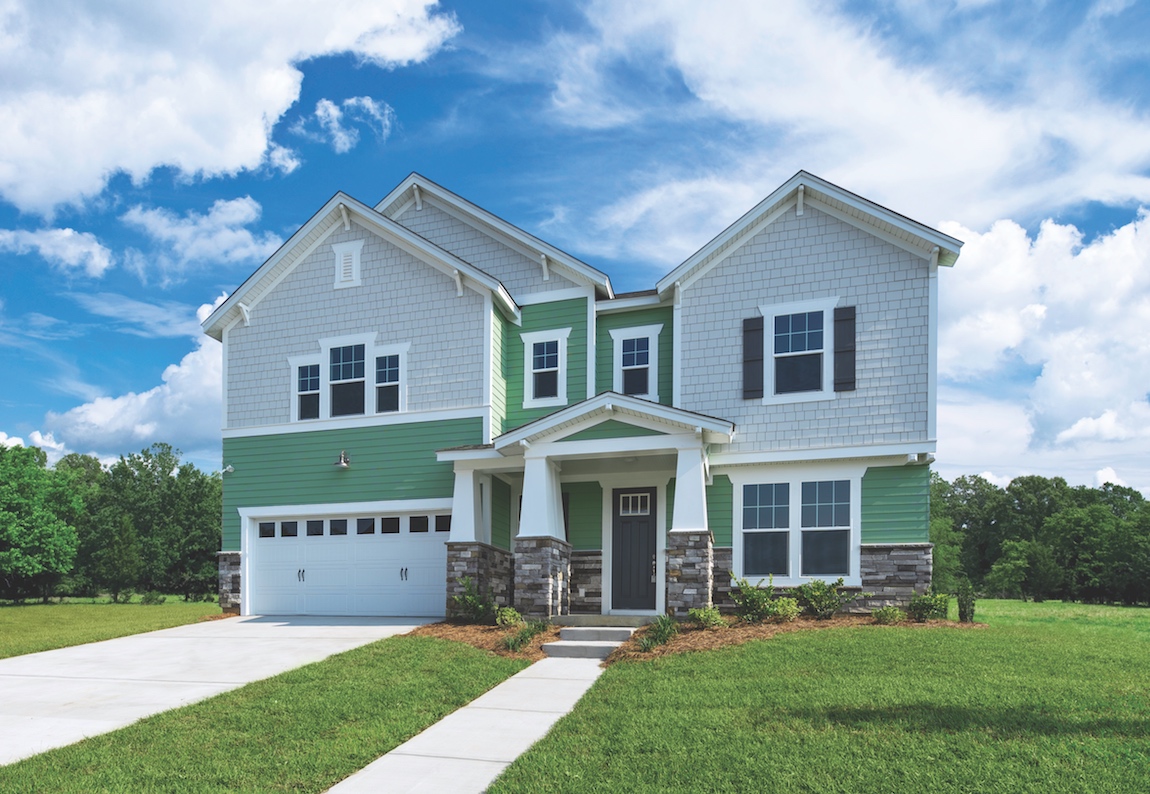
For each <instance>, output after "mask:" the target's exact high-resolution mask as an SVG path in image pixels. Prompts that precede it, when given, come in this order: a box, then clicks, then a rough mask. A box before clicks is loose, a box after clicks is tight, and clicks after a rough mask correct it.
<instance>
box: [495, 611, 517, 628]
mask: <svg viewBox="0 0 1150 794" xmlns="http://www.w3.org/2000/svg"><path fill="white" fill-rule="evenodd" d="M522 623H523V616H522V615H520V614H519V612H518V611H517V610H515V609H513V608H511V607H499V609H497V610H495V625H496V626H502V627H503V628H505V629H509V628H512V627H514V626H519V625H521V624H522Z"/></svg>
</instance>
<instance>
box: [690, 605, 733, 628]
mask: <svg viewBox="0 0 1150 794" xmlns="http://www.w3.org/2000/svg"><path fill="white" fill-rule="evenodd" d="M687 615H688V616H689V617H690V618H691V620H693V621H694V622H695V624H696V625H697V626H698V627H699V628H701V629H717V628H723V627H725V626H726V625H727V621H725V620H723V616H722V615H721V614H720V613H719V610H718V608H717V607H703V608H702V609H688V610H687Z"/></svg>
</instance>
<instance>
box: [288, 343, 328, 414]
mask: <svg viewBox="0 0 1150 794" xmlns="http://www.w3.org/2000/svg"><path fill="white" fill-rule="evenodd" d="M310 366H318V367H319V372H320V376H319V391H318V392H317V394H318V395H319V415H320V416H321V417H322V416H323V415H324V412H323V408H324V404H325V401H324V395H323V354H322V353H309V354H308V355H305V356H288V379H289V380H290V382H291V383H290V388H291V421H292V422H314V421H317V420H315V419H300V418H299V396H300V390H299V370H300V367H310ZM308 394H311V392H308Z"/></svg>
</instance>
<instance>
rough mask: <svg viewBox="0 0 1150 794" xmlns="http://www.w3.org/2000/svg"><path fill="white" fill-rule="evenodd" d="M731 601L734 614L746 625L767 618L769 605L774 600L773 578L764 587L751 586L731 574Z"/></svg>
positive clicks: (760, 581) (761, 581)
mask: <svg viewBox="0 0 1150 794" xmlns="http://www.w3.org/2000/svg"><path fill="white" fill-rule="evenodd" d="M731 582H732V584H734V587H733V588H732V589H731V600H732V601H734V602H735V614H736V615H738V616H739V617H740V618H742V619H743V620H745V621H747V622H748V623H758V622H759V621H760V620H765V619H766V618H767V617H768V614H767V613H768V611H769V610H770V604H771V602H772V601H773V600H774V598H775V586H774V578H773V577H772V578H771V579H770V580H769V581H768V584H767V586H766V587H761V586H760V585H762V583H763V580H762V579H760V580H759V584H758V585H753V584H751V583H750V582H749V581H747V580H746V579H740V578H738V577H736V576H735V575H734V574H731Z"/></svg>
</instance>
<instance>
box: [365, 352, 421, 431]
mask: <svg viewBox="0 0 1150 794" xmlns="http://www.w3.org/2000/svg"><path fill="white" fill-rule="evenodd" d="M410 350H411V342H398V343H396V344H391V345H377V346H376V347H375V349H374V351H373V352H372V356H371V368H370V369H371V372H372V376H371V380H372V393H371V396H372V410H370V411H367V410H366V408H367V406H366V405H365V406H364V409H365V411H364V413H369V414H375V415H376V416H380V415H382V416H388V415H390V414H395V413H403V412H405V411H406V410H407V358H408V351H410ZM381 356H399V383H398V384H397V385H398V386H399V409H398V410H397V411H379V410H377V406H378V404H379V403H378V400H377V399H375V389H376V388H378V387H379V385H380V384H379V383H378V382H377V381H376V378H377V377H378V374H377V372H376V370H377V366H376V361H375V360H376V359H377V358H380V357H381ZM385 385H390V384H385Z"/></svg>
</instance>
